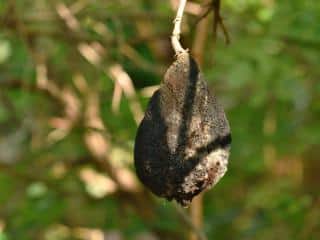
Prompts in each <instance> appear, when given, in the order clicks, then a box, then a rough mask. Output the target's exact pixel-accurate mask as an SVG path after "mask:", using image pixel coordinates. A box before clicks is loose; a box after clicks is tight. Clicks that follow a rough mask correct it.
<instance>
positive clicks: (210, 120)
mask: <svg viewBox="0 0 320 240" xmlns="http://www.w3.org/2000/svg"><path fill="white" fill-rule="evenodd" d="M230 144H231V134H230V127H229V123H228V121H227V119H226V116H225V114H224V111H223V108H222V107H221V105H219V103H218V102H217V100H216V98H215V97H214V96H213V95H211V94H210V93H209V89H208V86H207V83H206V81H205V80H204V79H203V78H202V76H201V74H200V72H199V69H198V66H197V64H196V62H195V61H194V60H193V58H192V57H191V56H190V55H189V54H188V53H182V54H180V55H179V56H178V57H177V60H176V61H175V62H174V63H173V64H172V65H171V66H170V68H169V69H168V70H167V72H166V75H165V78H164V81H163V83H162V85H161V87H160V89H159V90H157V91H156V92H155V93H154V95H153V96H152V98H151V100H150V102H149V105H148V108H147V110H146V113H145V116H144V118H143V120H142V122H141V124H140V126H139V128H138V131H137V136H136V141H135V148H134V163H135V168H136V172H137V175H138V177H139V179H140V180H141V182H142V183H144V184H145V185H146V186H147V187H148V188H149V189H150V190H151V191H152V192H153V193H154V194H156V195H158V196H160V197H164V198H166V199H168V200H172V199H175V200H176V201H177V202H178V203H180V204H181V205H183V206H186V205H188V204H189V203H190V201H191V200H192V198H193V197H194V196H196V195H197V194H199V193H200V192H201V191H203V190H205V189H208V188H209V187H211V186H213V185H214V184H216V183H217V182H218V181H219V179H220V178H221V177H222V176H223V175H224V173H225V172H226V170H227V163H228V157H229V151H230Z"/></svg>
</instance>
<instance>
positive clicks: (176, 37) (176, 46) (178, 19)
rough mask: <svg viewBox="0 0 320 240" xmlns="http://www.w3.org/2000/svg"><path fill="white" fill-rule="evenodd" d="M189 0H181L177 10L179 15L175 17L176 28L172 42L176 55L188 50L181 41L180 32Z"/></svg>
mask: <svg viewBox="0 0 320 240" xmlns="http://www.w3.org/2000/svg"><path fill="white" fill-rule="evenodd" d="M186 3H187V0H180V2H179V7H178V11H177V16H176V18H175V19H174V28H173V32H172V36H171V44H172V47H173V49H174V51H175V53H176V55H178V54H180V53H183V52H186V50H185V49H183V47H182V46H181V43H180V41H179V40H180V33H181V21H182V17H183V12H184V8H185V6H186Z"/></svg>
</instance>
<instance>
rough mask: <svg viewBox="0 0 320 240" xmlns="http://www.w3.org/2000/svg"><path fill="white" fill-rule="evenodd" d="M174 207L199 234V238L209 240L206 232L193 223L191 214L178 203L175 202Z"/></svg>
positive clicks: (184, 220) (183, 219)
mask: <svg viewBox="0 0 320 240" xmlns="http://www.w3.org/2000/svg"><path fill="white" fill-rule="evenodd" d="M173 206H174V208H175V209H176V211H177V213H178V214H179V216H180V217H181V219H182V221H183V222H184V223H185V224H186V225H187V226H188V227H189V228H191V230H192V231H193V232H194V233H195V234H196V235H197V236H198V238H199V240H208V238H207V237H206V235H205V233H204V232H203V231H202V230H201V229H199V228H197V226H196V225H195V224H194V223H193V221H192V219H191V218H190V217H189V215H188V214H187V213H186V212H185V211H184V210H183V209H182V208H181V206H179V205H177V204H173Z"/></svg>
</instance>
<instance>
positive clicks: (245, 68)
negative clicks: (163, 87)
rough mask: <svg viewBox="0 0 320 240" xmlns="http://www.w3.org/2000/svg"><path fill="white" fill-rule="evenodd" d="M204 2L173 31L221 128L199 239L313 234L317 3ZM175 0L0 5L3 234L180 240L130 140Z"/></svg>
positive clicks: (317, 230) (318, 108)
mask: <svg viewBox="0 0 320 240" xmlns="http://www.w3.org/2000/svg"><path fill="white" fill-rule="evenodd" d="M205 2H206V1H188V5H187V8H186V13H185V17H184V20H183V33H182V37H183V39H182V41H183V45H184V46H185V47H188V48H189V49H190V50H191V51H192V52H193V54H194V55H195V56H196V58H198V61H199V62H200V63H201V68H202V70H203V72H204V75H205V77H206V79H207V80H208V82H209V85H210V87H211V89H212V90H213V91H214V92H215V93H216V94H217V95H218V97H219V99H220V101H221V102H222V104H223V105H224V107H225V109H226V112H227V115H228V118H229V121H230V125H231V128H232V133H233V145H232V154H231V159H230V164H229V170H228V172H227V174H226V175H225V177H224V178H223V179H222V180H221V181H220V182H219V183H218V184H217V186H216V187H215V188H214V189H213V190H211V191H208V192H207V193H205V194H204V200H203V231H204V232H205V234H206V235H207V237H208V239H268V240H270V239H281V240H285V239H290V240H294V239H314V240H316V239H320V187H319V183H320V174H319V173H320V161H319V154H320V125H319V124H320V81H319V79H320V67H319V66H320V65H319V64H320V25H319V23H320V3H319V1H316V0H313V1H312V0H290V1H289V0H283V1H275V0H248V1H243V0H223V1H221V15H222V17H223V19H224V24H225V25H226V27H227V30H228V33H229V35H230V39H231V43H230V44H229V45H226V44H225V42H224V36H223V33H222V31H221V29H219V32H218V37H217V40H216V41H214V36H213V33H212V26H213V24H212V19H213V16H212V14H210V15H208V17H207V18H205V19H204V20H202V21H201V22H200V23H199V24H196V21H197V19H198V18H199V16H201V14H202V13H203V11H205V10H206V8H207V6H206V5H205V4H203V3H205ZM176 6H177V1H175V0H167V1H151V0H135V1H126V0H96V1H89V0H77V1H72V0H59V1H53V0H32V1H31V0H1V1H0V239H1V240H16V239H19V240H31V239H32V240H35V239H44V240H65V239H77V240H81V239H84V240H103V239H109V240H110V239H113V240H114V239H115V240H121V239H129V240H131V239H133V240H157V239H177V240H179V239H188V238H189V237H188V235H189V230H190V226H189V225H188V221H187V220H188V219H187V220H186V219H185V217H186V215H185V214H181V212H179V211H178V210H177V208H175V206H174V204H172V203H169V202H166V201H165V200H162V199H158V198H155V197H154V196H152V195H151V194H150V193H149V192H148V191H146V190H145V189H144V188H143V187H142V186H141V184H140V183H139V182H138V180H137V179H136V176H135V173H134V168H133V154H132V151H133V144H134V138H135V132H136V129H137V124H138V123H139V121H140V120H141V117H142V116H143V111H144V109H145V107H146V104H147V102H148V99H149V97H150V96H151V94H152V92H153V91H154V90H155V89H156V88H157V86H158V85H159V84H160V82H161V79H162V77H163V75H164V72H165V70H166V68H167V67H168V66H169V65H170V63H171V62H172V61H173V59H174V53H173V51H172V49H171V46H170V40H169V37H170V35H171V31H172V20H173V18H174V16H175V9H176Z"/></svg>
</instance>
